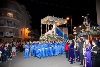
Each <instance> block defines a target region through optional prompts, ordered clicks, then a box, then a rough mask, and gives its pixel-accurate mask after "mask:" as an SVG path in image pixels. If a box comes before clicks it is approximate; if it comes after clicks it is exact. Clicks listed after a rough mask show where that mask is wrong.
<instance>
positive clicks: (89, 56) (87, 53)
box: [84, 45, 92, 67]
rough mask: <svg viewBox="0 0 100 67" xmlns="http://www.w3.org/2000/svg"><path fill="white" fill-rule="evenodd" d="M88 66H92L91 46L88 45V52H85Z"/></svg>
mask: <svg viewBox="0 0 100 67" xmlns="http://www.w3.org/2000/svg"><path fill="white" fill-rule="evenodd" d="M84 57H85V65H86V67H92V61H91V46H89V45H86V52H85V54H84Z"/></svg>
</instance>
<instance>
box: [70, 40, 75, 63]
mask: <svg viewBox="0 0 100 67" xmlns="http://www.w3.org/2000/svg"><path fill="white" fill-rule="evenodd" d="M70 59H71V63H70V64H73V61H74V44H73V42H72V40H70Z"/></svg>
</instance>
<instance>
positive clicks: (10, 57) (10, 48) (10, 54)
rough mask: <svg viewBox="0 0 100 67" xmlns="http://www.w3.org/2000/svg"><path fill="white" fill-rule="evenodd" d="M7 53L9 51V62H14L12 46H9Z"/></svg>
mask: <svg viewBox="0 0 100 67" xmlns="http://www.w3.org/2000/svg"><path fill="white" fill-rule="evenodd" d="M7 51H8V60H12V44H9V45H8V48H7Z"/></svg>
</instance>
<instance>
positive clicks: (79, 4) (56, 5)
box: [17, 0, 97, 32]
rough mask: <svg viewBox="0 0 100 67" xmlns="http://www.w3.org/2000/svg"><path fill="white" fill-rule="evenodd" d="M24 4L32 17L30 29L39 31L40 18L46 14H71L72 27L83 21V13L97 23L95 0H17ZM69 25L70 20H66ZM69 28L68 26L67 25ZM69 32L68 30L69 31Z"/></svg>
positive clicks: (61, 15)
mask: <svg viewBox="0 0 100 67" xmlns="http://www.w3.org/2000/svg"><path fill="white" fill-rule="evenodd" d="M17 1H18V2H19V3H20V4H23V5H25V7H26V10H27V11H28V12H29V14H30V16H31V17H32V24H31V25H32V29H38V30H39V31H40V23H41V19H42V18H44V17H46V16H48V15H49V16H55V17H60V18H66V17H69V18H70V17H71V16H72V22H73V27H74V26H79V25H81V24H82V23H83V20H84V19H83V18H82V16H83V15H87V14H88V13H89V18H90V19H91V20H92V21H93V22H95V23H97V19H96V18H97V17H96V2H95V0H50V1H48V0H46V1H45V0H17ZM68 23H69V25H70V20H69V21H68ZM44 28H45V27H44ZM69 30H70V27H69ZM69 32H70V31H69Z"/></svg>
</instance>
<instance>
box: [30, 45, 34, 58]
mask: <svg viewBox="0 0 100 67" xmlns="http://www.w3.org/2000/svg"><path fill="white" fill-rule="evenodd" d="M33 49H34V48H33V43H30V56H33Z"/></svg>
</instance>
